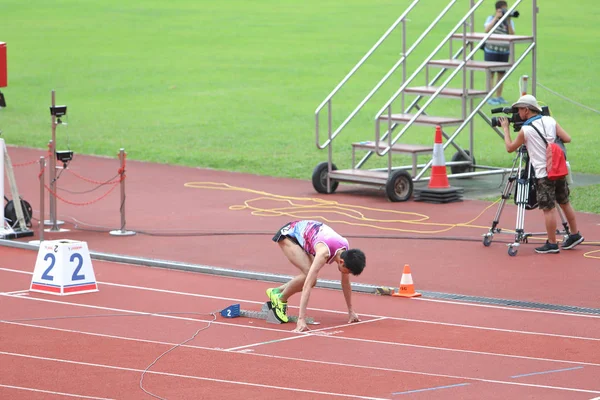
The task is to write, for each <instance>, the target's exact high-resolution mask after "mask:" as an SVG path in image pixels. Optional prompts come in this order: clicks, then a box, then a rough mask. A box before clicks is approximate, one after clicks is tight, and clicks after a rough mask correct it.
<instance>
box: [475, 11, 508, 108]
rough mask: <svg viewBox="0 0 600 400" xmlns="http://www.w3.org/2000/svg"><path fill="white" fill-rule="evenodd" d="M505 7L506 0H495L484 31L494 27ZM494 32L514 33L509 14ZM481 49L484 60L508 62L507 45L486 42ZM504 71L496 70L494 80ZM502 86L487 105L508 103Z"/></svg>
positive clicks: (500, 77)
mask: <svg viewBox="0 0 600 400" xmlns="http://www.w3.org/2000/svg"><path fill="white" fill-rule="evenodd" d="M507 8H508V3H507V2H506V1H497V2H496V13H495V14H494V15H490V16H489V17H487V19H486V21H485V24H484V28H485V33H488V32H489V31H490V30H491V29H492V28H493V27H494V25H496V22H498V21H499V20H500V18H502V16H503V15H504V13H505V12H506V9H507ZM494 34H497V35H514V34H515V24H514V22H513V21H512V20H511V18H510V16H508V17H507V18H506V19H505V20H504V22H502V24H500V26H499V27H498V28H496V30H495V31H494ZM483 51H484V60H485V61H496V62H508V59H509V56H510V47H509V46H508V45H501V44H488V43H486V44H485V46H484V48H483ZM505 72H506V71H498V73H497V74H496V75H497V77H498V78H497V80H496V82H498V81H499V80H500V79H502V78H503V77H504V74H505ZM493 80H494V73H493V72H492V81H493ZM502 86H504V84H501V85H500V86H498V90H496V96H497V97H492V98H491V99H489V100H488V104H489V105H492V106H494V105H499V104H505V103H508V101H506V100H504V98H503V97H502Z"/></svg>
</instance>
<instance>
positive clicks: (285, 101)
mask: <svg viewBox="0 0 600 400" xmlns="http://www.w3.org/2000/svg"><path fill="white" fill-rule="evenodd" d="M421 3H422V4H419V5H417V7H416V8H415V10H414V12H413V13H411V15H410V16H409V17H410V21H409V22H408V24H407V40H408V44H409V45H410V44H412V42H413V41H414V40H415V39H416V38H417V37H418V35H420V33H421V32H422V31H423V29H424V28H425V26H426V25H428V24H429V23H430V22H431V20H432V18H433V15H435V14H437V13H438V12H439V10H441V9H442V8H443V7H444V6H445V5H446V4H447V1H446V0H427V1H423V2H421ZM458 3H459V4H458V5H457V6H455V10H454V11H452V12H451V13H450V15H449V16H448V18H446V19H444V20H443V21H442V22H441V23H440V24H439V29H436V30H435V31H434V32H433V33H432V35H430V36H429V37H428V38H427V39H426V40H425V42H424V43H423V46H422V48H421V47H420V50H419V51H417V52H415V53H414V54H413V55H411V56H410V58H409V62H408V66H409V68H414V67H415V66H416V65H418V63H420V62H421V61H422V60H423V58H424V57H425V56H426V55H427V54H429V51H430V50H431V49H432V48H433V47H434V46H435V45H436V44H437V43H438V42H439V39H440V38H441V37H443V36H445V35H446V33H447V32H448V31H449V30H450V28H451V27H452V26H454V25H455V23H456V21H457V20H458V18H459V17H460V16H462V15H463V14H464V13H465V12H466V10H467V6H468V3H469V2H468V1H466V0H460V1H459V2H458ZM408 4H409V1H405V0H403V1H400V2H398V1H390V0H370V1H365V0H349V1H346V2H344V3H343V5H342V4H341V3H340V2H339V1H332V0H319V1H316V0H305V1H303V2H295V3H285V2H280V1H273V0H264V1H261V2H247V1H239V0H230V1H223V2H212V1H211V2H209V1H205V0H201V1H192V0H173V1H169V2H164V1H156V0H147V1H144V2H139V1H138V2H131V1H130V2H127V1H125V2H123V1H116V0H103V1H93V0H90V1H86V2H81V1H76V0H56V1H54V2H50V3H49V2H42V1H39V0H32V1H28V2H21V1H16V0H5V1H4V2H3V7H2V14H3V18H2V19H3V21H2V27H1V28H0V41H3V42H6V43H7V45H8V60H9V86H8V87H7V88H4V89H3V90H2V91H3V92H4V94H5V96H6V98H7V103H8V107H7V108H6V109H2V110H0V129H1V130H2V131H3V137H4V139H5V140H6V142H7V143H8V144H10V145H22V146H28V147H36V148H44V147H46V146H47V144H48V141H49V140H50V137H51V129H50V115H49V112H48V106H49V105H50V100H51V97H50V93H51V91H52V90H53V89H54V90H56V94H57V103H58V104H66V105H68V107H69V112H68V118H67V122H68V125H67V126H61V127H59V128H58V131H57V147H58V149H59V150H62V149H66V148H70V149H71V150H73V151H74V152H75V153H76V154H77V153H79V154H97V155H108V156H115V154H116V153H117V152H118V150H119V148H125V150H126V151H127V153H128V157H129V158H130V159H135V160H145V161H152V162H161V163H169V164H181V165H188V166H197V167H208V168H215V169H223V170H231V171H242V172H250V173H254V174H260V175H270V176H282V177H294V178H301V179H310V177H311V174H312V170H313V168H314V167H315V165H316V164H317V163H319V162H321V161H324V160H326V159H327V153H326V151H321V150H318V149H317V148H316V146H315V126H314V125H315V122H314V111H315V108H316V107H317V106H318V105H319V103H320V102H321V101H322V100H323V99H324V98H325V96H326V95H327V94H328V93H329V92H330V91H331V90H332V89H333V88H334V87H335V86H336V85H337V83H338V82H339V81H340V80H341V79H342V78H343V77H344V76H345V75H346V73H347V72H348V71H350V69H351V68H352V67H353V66H354V65H355V64H356V62H357V61H358V60H360V58H361V57H362V56H363V55H364V54H365V53H366V52H367V51H368V50H369V48H370V47H371V46H372V45H373V44H374V43H375V42H376V41H377V40H378V39H379V37H380V36H381V35H382V34H383V33H384V32H385V31H386V30H387V29H388V27H389V26H390V25H391V24H392V23H393V22H394V21H395V20H396V19H397V18H398V16H399V15H400V14H401V13H402V12H403V11H404V9H405V8H406V7H407V6H408ZM493 5H494V1H486V2H484V4H483V6H482V7H480V9H479V10H478V11H477V13H476V14H475V15H476V27H477V30H482V28H481V26H482V25H483V22H484V19H485V17H486V16H487V15H488V14H489V13H491V12H492V11H493ZM538 7H539V9H540V13H539V14H538V68H537V73H538V75H537V76H538V82H539V83H541V84H542V85H544V87H547V88H550V89H552V90H553V91H556V92H558V93H559V94H561V96H564V97H566V98H568V99H571V100H573V101H575V102H578V103H581V104H583V105H586V106H588V107H591V108H595V109H597V108H598V106H597V95H596V90H595V87H596V86H597V85H596V79H597V73H596V71H597V70H598V68H597V65H598V62H599V61H600V54H599V53H598V52H597V51H593V49H595V44H594V41H595V38H596V36H597V35H596V32H598V28H597V21H598V19H599V17H600V12H599V11H598V7H597V6H596V4H595V3H594V2H593V1H592V0H582V1H579V2H574V3H570V4H569V5H568V7H565V4H564V3H563V2H559V1H544V2H541V1H538ZM519 10H520V12H521V17H520V18H519V19H517V20H515V23H516V29H517V32H516V33H517V34H524V35H526V34H530V32H531V12H532V10H531V1H523V2H522V3H521V5H520V6H519ZM400 34H401V31H397V32H396V33H395V34H394V36H393V38H391V39H390V40H389V43H388V42H386V44H385V45H384V46H382V48H381V49H380V50H379V51H378V52H376V53H375V54H374V56H373V57H372V59H371V60H370V61H369V62H368V63H367V64H365V66H364V67H363V68H361V69H360V70H359V72H358V73H357V74H356V77H355V78H354V79H353V80H352V81H351V82H349V84H348V85H347V86H346V87H344V88H343V90H342V91H341V92H340V94H339V96H338V97H336V98H335V103H334V112H333V119H334V122H335V123H339V122H340V121H342V120H343V119H344V118H345V117H346V115H347V114H348V112H349V111H350V110H352V108H353V107H354V106H355V105H356V104H357V103H358V101H360V99H362V98H363V97H364V96H365V95H366V94H367V93H368V92H369V90H370V89H371V88H372V87H373V86H374V85H375V83H376V82H377V81H378V80H379V79H380V78H381V77H382V76H383V75H384V74H385V73H386V72H387V71H388V70H389V68H390V67H391V66H392V65H393V63H394V62H396V61H397V60H398V58H399V53H400V52H401V47H400V38H401V36H400ZM458 46H459V43H457V42H455V47H454V49H457V48H458ZM521 46H522V45H521ZM519 48H520V49H522V47H519ZM480 53H482V52H480ZM478 57H479V59H482V55H480V56H478ZM411 72H412V70H410V69H409V74H410V73H411ZM476 74H481V73H476ZM522 74H529V75H531V62H527V61H526V62H525V63H524V64H523V66H521V67H520V69H519V71H518V73H515V74H513V75H512V76H511V77H510V78H509V80H508V81H507V84H506V87H505V90H504V97H505V98H507V99H511V100H512V99H516V98H517V97H518V95H519V90H518V86H517V85H518V79H519V76H520V75H522ZM477 79H478V82H479V83H482V82H483V78H482V76H480V75H477ZM398 82H401V79H400V75H398V74H396V75H395V76H394V77H393V78H392V79H390V82H389V84H388V85H386V86H384V87H383V88H382V90H381V91H380V93H378V95H377V96H375V98H374V101H373V102H372V103H369V104H368V105H367V106H366V107H365V108H364V110H363V111H361V113H359V114H358V115H357V117H356V118H355V119H354V120H353V121H352V122H351V124H350V125H349V126H348V128H347V129H346V130H345V131H344V132H343V133H342V136H340V138H339V140H338V141H336V143H335V147H334V161H335V162H336V163H337V164H338V166H339V167H340V168H343V167H348V166H349V165H350V143H351V142H352V141H355V140H372V139H373V138H374V122H373V118H374V114H375V112H376V111H377V110H378V109H379V108H380V107H381V106H382V105H383V103H384V102H385V101H386V100H387V98H388V97H389V94H391V93H393V92H394V91H395V90H396V89H397V87H398ZM420 84H423V82H421V83H420ZM529 89H530V90H531V87H530V88H529ZM537 96H538V99H539V100H540V101H541V102H543V103H544V104H547V105H549V106H550V109H551V111H552V115H553V116H554V117H555V118H556V119H557V120H558V121H559V122H560V123H561V125H562V126H563V127H564V128H565V129H566V130H567V131H568V132H569V133H570V134H571V136H572V137H573V143H572V144H570V145H569V146H568V150H569V159H570V160H571V166H572V168H573V170H574V171H575V172H581V173H592V174H600V163H599V162H597V161H596V157H595V152H596V151H597V150H596V149H597V146H598V139H597V132H596V129H595V127H596V126H597V125H598V114H597V112H594V111H590V110H587V109H585V108H583V107H581V106H578V105H575V104H573V103H572V102H570V101H567V100H565V99H564V98H563V97H561V96H556V95H554V94H552V93H551V92H549V91H547V90H546V89H544V88H542V87H541V86H538V88H537ZM456 104H457V103H452V102H450V101H441V102H439V103H436V104H435V106H434V107H433V109H432V110H433V111H439V112H440V113H441V114H442V115H450V116H452V115H454V116H458V114H457V113H458V108H457V107H458V106H457V105H456ZM485 110H486V112H487V111H489V107H487V106H486V108H485ZM428 111H429V110H428ZM324 118H325V114H324ZM324 127H325V126H324V125H322V129H324ZM463 136H464V137H463ZM432 140H433V131H431V132H430V131H429V130H424V129H422V128H419V129H415V132H414V133H412V132H411V133H410V136H409V137H408V138H407V142H415V143H429V144H430V143H431V142H432ZM458 141H459V142H460V143H461V144H463V145H465V144H466V143H467V142H468V139H467V134H466V132H465V133H464V134H461V136H459V140H458ZM474 143H475V156H476V159H477V162H478V163H479V164H483V165H493V166H501V167H509V166H510V165H512V158H513V155H509V154H507V153H506V152H505V150H504V145H503V142H502V140H501V139H500V138H499V137H498V135H496V134H495V133H494V132H493V131H492V130H491V128H489V126H486V125H485V123H484V122H483V121H482V120H478V121H477V123H476V132H475V139H474ZM452 152H453V151H452ZM452 152H450V149H448V152H447V154H446V157H447V158H448V157H451V155H452ZM580 191H581V193H582V195H581V196H578V193H580ZM598 194H600V188H598V187H588V188H583V189H579V188H578V189H576V190H575V196H574V203H575V206H576V208H578V209H582V210H586V211H591V212H600V206H598V205H597V204H596V203H597V202H596V201H595V198H597V195H598ZM578 198H581V199H591V200H583V202H582V203H579V200H578Z"/></svg>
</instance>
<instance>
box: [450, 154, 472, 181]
mask: <svg viewBox="0 0 600 400" xmlns="http://www.w3.org/2000/svg"><path fill="white" fill-rule="evenodd" d="M465 153H467V154H468V155H469V156H470V155H471V153H470V152H469V150H465ZM452 161H468V159H467V158H465V156H463V155H462V153H461V152H459V151H457V152H456V153H454V155H453V156H452ZM473 164H475V158H473ZM473 171H475V168H473V165H452V166H450V172H452V173H453V174H462V173H463V172H473ZM461 179H467V178H461Z"/></svg>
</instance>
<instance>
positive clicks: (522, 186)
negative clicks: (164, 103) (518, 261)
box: [483, 146, 570, 256]
mask: <svg viewBox="0 0 600 400" xmlns="http://www.w3.org/2000/svg"><path fill="white" fill-rule="evenodd" d="M526 157H528V156H527V149H526V148H525V146H521V147H520V148H519V150H518V151H517V155H516V157H515V159H514V161H513V166H512V170H511V173H510V176H509V178H508V182H507V183H506V186H505V187H504V190H503V192H502V200H501V201H500V204H499V206H498V210H497V211H496V216H495V217H494V221H493V222H492V226H491V228H490V230H489V232H488V233H486V234H484V235H483V245H484V246H486V247H488V246H490V244H491V243H492V238H493V237H494V234H495V233H504V232H502V229H500V228H498V223H499V222H500V216H501V215H502V210H503V209H504V206H505V205H506V200H508V199H509V198H510V196H511V193H512V189H513V187H514V185H515V182H516V184H517V190H516V193H515V203H516V204H517V221H516V227H515V241H514V242H513V243H510V244H508V255H509V256H516V255H517V252H518V251H519V246H520V245H521V243H527V241H528V238H529V237H531V236H534V235H544V234H545V233H546V232H535V233H532V232H530V233H526V232H525V212H526V211H527V209H526V205H527V204H528V202H529V187H530V182H531V180H532V179H533V176H532V175H531V174H532V169H533V167H532V166H530V164H529V163H528V162H527V160H526V159H525V158H526ZM523 165H527V166H529V168H528V170H527V174H525V177H522V176H523V175H522V171H523ZM556 209H557V211H558V215H559V216H560V218H561V221H562V225H563V227H564V232H561V231H558V230H557V232H556V233H557V234H561V233H564V234H566V235H567V236H568V235H569V234H570V232H569V224H568V222H567V220H566V218H565V215H564V213H563V211H562V209H561V208H560V206H559V205H558V204H557V206H556Z"/></svg>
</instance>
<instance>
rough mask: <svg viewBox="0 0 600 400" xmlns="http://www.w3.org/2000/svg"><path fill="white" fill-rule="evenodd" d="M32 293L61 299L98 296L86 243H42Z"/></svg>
mask: <svg viewBox="0 0 600 400" xmlns="http://www.w3.org/2000/svg"><path fill="white" fill-rule="evenodd" d="M29 290H30V291H32V292H40V293H49V294H56V295H59V296H62V295H68V294H76V293H90V292H97V291H98V285H97V283H96V276H95V275H94V268H93V267H92V260H91V258H90V252H89V250H88V247H87V243H86V242H79V241H74V240H46V241H43V242H41V243H40V248H39V251H38V256H37V260H36V262H35V270H34V271H33V277H32V279H31V286H30V287H29Z"/></svg>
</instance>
